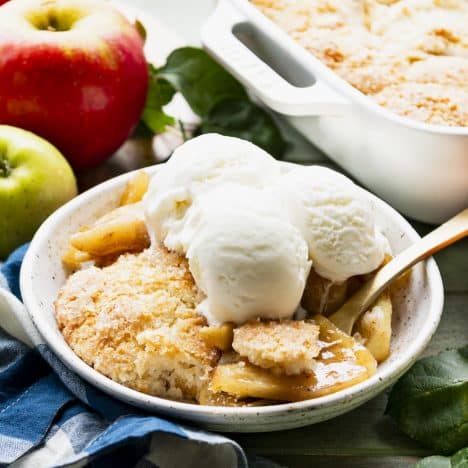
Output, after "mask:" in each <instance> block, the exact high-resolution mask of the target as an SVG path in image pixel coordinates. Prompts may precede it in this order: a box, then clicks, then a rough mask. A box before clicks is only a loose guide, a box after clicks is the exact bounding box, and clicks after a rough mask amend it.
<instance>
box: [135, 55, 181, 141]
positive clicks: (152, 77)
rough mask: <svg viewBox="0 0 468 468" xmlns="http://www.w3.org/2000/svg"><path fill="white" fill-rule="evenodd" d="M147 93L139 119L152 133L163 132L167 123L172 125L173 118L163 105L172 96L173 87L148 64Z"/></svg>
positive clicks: (173, 122)
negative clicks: (164, 109)
mask: <svg viewBox="0 0 468 468" xmlns="http://www.w3.org/2000/svg"><path fill="white" fill-rule="evenodd" d="M148 74H149V83H148V94H147V96H146V103H145V107H144V109H143V114H142V116H141V121H142V122H143V123H144V124H145V126H146V127H148V128H149V129H150V130H151V131H152V132H154V133H160V132H163V131H164V130H165V129H166V126H167V125H174V124H175V119H174V118H173V117H171V116H170V115H167V114H166V113H165V112H164V111H163V106H164V105H166V104H167V103H169V102H170V101H171V99H172V97H173V96H174V93H175V89H174V88H173V87H172V86H171V84H170V83H169V82H167V81H166V80H164V79H161V78H159V77H158V75H157V70H156V69H155V68H154V67H153V65H151V64H148Z"/></svg>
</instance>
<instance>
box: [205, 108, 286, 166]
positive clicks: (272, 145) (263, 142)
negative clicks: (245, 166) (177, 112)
mask: <svg viewBox="0 0 468 468" xmlns="http://www.w3.org/2000/svg"><path fill="white" fill-rule="evenodd" d="M200 132H201V133H212V132H215V133H221V134H222V135H228V136H235V137H238V138H243V139H244V140H249V141H251V142H252V143H254V144H256V145H258V146H260V148H263V149H264V150H265V151H267V152H268V153H270V154H271V155H273V156H275V157H277V158H281V156H283V154H284V152H285V150H286V147H287V144H286V142H285V141H284V140H283V137H282V136H281V133H280V131H279V130H278V127H277V126H276V124H275V122H274V121H273V119H272V118H271V117H270V115H269V114H268V113H267V112H265V111H264V110H263V109H262V108H261V107H258V106H257V105H255V104H254V103H252V102H250V101H233V100H226V101H221V102H219V103H218V104H217V105H216V106H215V107H214V108H213V109H212V111H211V112H210V113H209V114H208V115H207V116H206V118H205V119H204V120H203V123H202V125H201V127H200Z"/></svg>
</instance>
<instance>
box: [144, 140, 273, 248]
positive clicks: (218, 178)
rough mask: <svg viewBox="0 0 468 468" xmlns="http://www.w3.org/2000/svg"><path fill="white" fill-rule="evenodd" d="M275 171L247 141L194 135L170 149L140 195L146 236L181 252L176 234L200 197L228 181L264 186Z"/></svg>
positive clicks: (270, 160)
mask: <svg viewBox="0 0 468 468" xmlns="http://www.w3.org/2000/svg"><path fill="white" fill-rule="evenodd" d="M279 173H280V170H279V167H278V164H277V163H276V161H275V160H274V159H273V157H272V156H270V155H269V154H268V153H267V152H265V151H263V150H262V149H261V148H259V147H258V146H255V145H254V144H252V143H250V142H248V141H245V140H241V139H239V138H233V137H226V136H221V135H218V134H206V135H202V136H199V137H197V138H193V139H192V140H189V141H188V142H186V143H184V144H183V145H182V146H180V147H179V148H177V149H176V150H175V151H174V154H173V155H172V157H171V159H170V160H169V161H168V162H167V163H166V164H164V165H163V166H161V168H160V170H159V171H158V172H157V173H156V174H155V175H154V177H153V179H152V181H151V184H150V187H149V190H148V192H147V194H146V196H145V199H144V205H145V217H146V222H147V225H148V230H149V232H150V235H151V236H152V237H153V239H156V240H158V241H160V242H163V243H164V245H165V246H166V247H167V248H168V249H170V250H174V251H176V252H178V253H181V254H182V253H184V249H183V248H182V245H181V240H180V233H181V231H182V229H183V227H184V225H185V216H186V214H187V210H188V208H189V207H190V206H191V205H192V203H193V201H194V200H195V198H196V197H197V196H198V195H200V194H202V193H204V192H206V191H207V190H210V189H211V188H213V187H216V186H217V185H225V184H227V183H235V184H238V185H240V186H251V187H259V188H262V187H267V186H269V185H270V184H272V183H273V182H274V180H275V179H276V178H277V177H278V176H279Z"/></svg>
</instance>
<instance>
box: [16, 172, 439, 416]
mask: <svg viewBox="0 0 468 468" xmlns="http://www.w3.org/2000/svg"><path fill="white" fill-rule="evenodd" d="M284 164H288V165H290V164H291V163H284ZM159 167H161V165H160V164H159V165H155V166H150V167H147V168H145V170H146V171H147V172H148V173H149V175H153V174H154V173H155V172H156V171H157V170H158V168H159ZM135 172H137V171H132V172H129V173H126V174H123V175H120V176H117V177H115V178H112V179H109V180H108V181H106V182H103V183H101V184H99V185H97V186H95V187H93V188H91V189H90V190H88V191H86V192H84V193H82V194H81V195H79V196H77V197H76V198H74V199H73V200H71V201H70V202H68V203H67V204H65V205H64V206H62V207H61V208H59V209H58V210H57V211H55V212H54V213H53V214H52V215H51V216H50V217H49V218H48V219H47V220H46V221H45V222H44V223H43V224H42V225H41V227H40V228H39V230H38V231H37V233H36V235H35V236H34V238H33V240H32V242H31V245H30V247H29V249H28V251H27V253H26V256H25V258H24V261H23V265H22V268H21V275H20V287H21V293H22V296H23V301H24V304H25V306H26V308H27V310H28V312H29V314H30V316H31V319H32V321H33V322H34V324H35V326H36V328H37V330H38V331H39V333H40V334H41V336H42V337H43V339H44V341H45V343H47V345H48V346H49V347H50V349H51V350H52V351H53V352H54V353H55V354H56V355H57V356H58V357H59V359H60V360H61V361H62V362H63V363H64V364H65V365H66V366H68V367H69V368H70V369H72V370H73V371H75V372H76V373H77V374H78V375H80V376H81V377H82V378H84V379H85V380H86V381H88V382H90V383H92V384H93V385H95V386H97V387H98V388H100V389H101V390H103V391H104V392H106V393H108V394H110V395H112V396H114V397H117V398H119V399H121V400H123V401H126V402H129V403H132V404H135V405H136V406H140V407H145V408H147V409H152V410H160V411H162V412H164V413H166V414H172V415H176V416H177V417H180V418H183V419H189V420H190V419H193V418H192V417H191V415H193V416H194V417H195V418H197V416H199V417H203V416H207V417H213V416H215V417H216V416H219V417H220V419H219V423H221V424H223V423H225V421H224V420H223V418H225V417H229V416H238V417H242V416H244V417H249V416H251V417H254V416H255V417H259V416H272V415H275V414H276V415H278V414H283V413H289V412H296V411H298V412H303V411H309V410H319V409H325V408H327V407H330V409H331V408H332V407H334V408H336V407H337V406H340V405H347V404H349V403H350V402H351V400H355V399H356V400H360V399H364V398H365V395H366V394H369V395H371V396H374V395H376V394H377V393H378V392H380V391H381V390H383V389H384V388H385V387H386V386H388V385H389V384H390V383H391V382H393V381H395V380H396V378H398V377H399V376H400V375H402V374H403V373H404V372H405V371H406V370H407V369H408V368H409V367H410V366H411V365H412V364H413V362H414V361H415V360H416V359H417V358H418V356H419V355H420V354H421V353H422V352H423V350H424V348H425V347H426V346H427V344H428V343H429V341H430V339H431V337H432V335H433V334H434V332H435V330H436V328H437V326H438V324H439V321H440V317H441V314H442V310H443V301H444V290H443V284H442V278H441V275H440V272H439V269H438V267H437V264H436V263H435V261H434V260H433V259H432V258H431V259H429V260H427V261H426V264H425V270H426V279H427V285H428V290H429V291H431V298H432V302H431V305H430V307H429V308H428V309H427V310H426V314H427V317H426V320H425V322H424V326H423V327H422V328H421V329H420V330H419V333H418V334H417V336H416V337H415V338H414V340H413V341H412V342H411V343H410V344H409V345H408V346H407V348H406V349H405V350H404V351H402V352H401V353H400V354H399V356H398V359H395V361H394V362H393V363H392V364H391V365H389V366H388V367H385V368H384V369H382V370H381V371H380V372H377V373H376V374H375V375H373V376H372V377H370V378H369V379H367V380H365V381H363V382H361V383H358V384H356V385H353V386H351V387H348V388H346V389H343V390H340V391H338V392H336V393H332V394H330V395H325V396H322V397H318V398H313V399H310V400H303V401H298V402H292V403H281V404H274V405H269V406H260V407H226V406H206V405H198V404H194V403H184V402H179V401H173V400H169V399H165V398H160V397H156V396H152V395H148V394H145V393H142V392H139V391H137V390H133V389H130V388H128V387H125V386H124V385H122V384H119V383H117V382H115V381H113V380H111V379H110V378H108V377H106V376H104V375H103V374H101V373H99V372H98V371H96V370H95V369H93V368H92V367H90V366H89V365H87V364H86V363H85V362H84V361H82V360H81V359H80V358H79V357H78V356H77V355H76V354H75V353H74V352H73V351H72V349H71V348H70V347H68V345H66V344H65V345H64V343H63V342H59V341H58V340H57V339H56V337H55V336H54V334H53V332H52V330H51V329H50V327H49V326H48V325H47V321H46V319H45V318H44V317H43V313H42V307H41V305H40V304H39V303H38V302H37V301H36V299H35V295H34V293H33V290H32V282H31V278H32V276H33V271H32V269H33V265H34V258H35V256H36V255H37V254H38V252H37V249H38V247H39V246H40V245H44V243H45V242H46V241H47V239H48V238H49V236H50V233H51V232H53V230H54V229H55V228H56V227H57V226H60V224H61V223H62V222H63V220H64V219H65V218H67V217H68V216H69V214H70V213H71V212H74V211H75V210H77V209H78V208H80V207H83V206H84V205H86V204H88V203H90V202H91V201H92V200H93V199H94V198H95V197H98V196H99V194H100V193H101V192H102V191H103V190H105V189H111V188H114V189H117V188H121V187H123V184H124V183H125V182H127V181H128V180H129V179H130V178H131V177H132V176H133V175H134V174H135ZM369 196H370V197H371V198H372V199H373V200H374V202H375V207H376V210H380V211H381V212H382V214H383V215H384V216H385V217H388V218H392V219H393V220H394V221H395V223H396V224H398V226H399V227H400V228H401V231H402V233H405V234H406V235H407V236H408V239H409V240H413V241H416V240H417V239H419V238H420V236H419V235H418V233H417V232H416V231H415V230H414V228H413V227H412V226H411V225H410V224H409V223H408V221H406V220H405V218H403V216H401V215H400V214H399V213H398V212H397V211H396V210H394V209H393V208H392V207H391V206H389V205H388V204H387V203H385V202H384V201H382V200H381V199H379V198H378V197H376V196H375V195H372V194H370V193H369ZM57 254H58V253H57ZM195 420H196V421H199V419H195ZM247 424H248V423H247Z"/></svg>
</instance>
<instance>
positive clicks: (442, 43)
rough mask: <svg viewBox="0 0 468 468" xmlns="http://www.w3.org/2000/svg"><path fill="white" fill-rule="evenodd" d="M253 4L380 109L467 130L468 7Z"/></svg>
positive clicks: (428, 0)
mask: <svg viewBox="0 0 468 468" xmlns="http://www.w3.org/2000/svg"><path fill="white" fill-rule="evenodd" d="M252 3H254V4H255V5H256V6H257V7H258V8H259V9H260V10H261V11H262V12H263V13H264V14H265V15H266V16H268V17H269V18H270V19H272V20H273V21H274V22H275V23H277V24H278V25H279V26H280V27H281V28H282V29H284V30H285V31H286V32H288V33H289V34H290V35H291V36H292V37H293V38H294V39H295V40H296V41H298V42H299V44H301V45H302V46H303V47H305V48H306V49H308V50H309V51H310V52H311V53H312V54H314V55H315V56H316V57H317V58H318V59H320V60H321V61H322V62H323V63H325V64H326V65H327V66H328V67H330V68H331V69H333V70H334V71H335V72H336V73H337V74H338V75H340V76H341V77H342V78H343V79H345V80H347V81H348V82H349V83H350V84H351V85H353V86H354V87H355V88H357V89H359V90H360V91H362V92H363V93H365V94H368V95H369V96H372V97H373V98H375V99H376V101H377V103H378V104H380V105H381V106H383V107H386V108H388V109H390V110H392V111H394V112H396V113H398V114H400V115H403V116H406V117H409V118H411V119H415V120H420V121H423V122H427V123H432V124H438V125H448V126H468V103H467V95H468V80H467V79H466V76H467V74H468V29H467V28H466V24H467V23H468V3H467V2H466V1H463V0H423V1H421V2H411V1H409V0H252ZM420 83H425V84H426V86H421V85H420Z"/></svg>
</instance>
